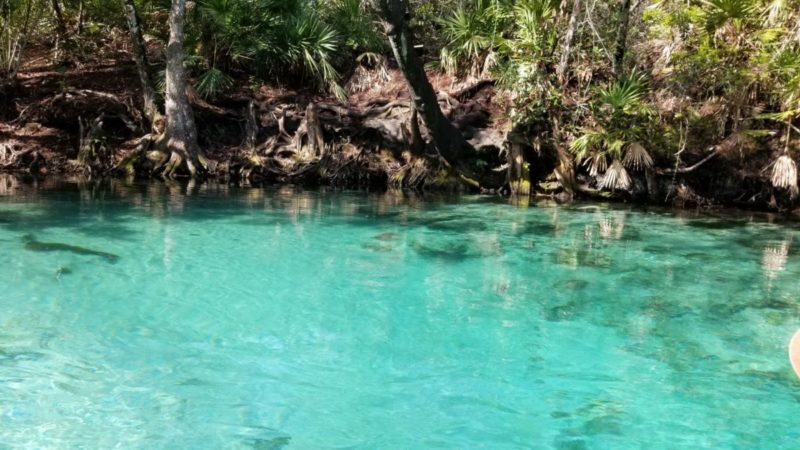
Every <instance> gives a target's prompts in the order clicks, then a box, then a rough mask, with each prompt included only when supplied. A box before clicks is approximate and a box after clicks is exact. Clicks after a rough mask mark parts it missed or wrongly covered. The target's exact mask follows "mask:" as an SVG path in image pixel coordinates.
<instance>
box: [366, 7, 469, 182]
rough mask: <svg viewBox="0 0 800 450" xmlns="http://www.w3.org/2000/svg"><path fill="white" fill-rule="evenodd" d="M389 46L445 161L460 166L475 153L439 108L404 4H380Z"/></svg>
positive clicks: (414, 101) (416, 107)
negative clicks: (408, 21) (417, 49)
mask: <svg viewBox="0 0 800 450" xmlns="http://www.w3.org/2000/svg"><path fill="white" fill-rule="evenodd" d="M378 5H379V7H380V8H379V9H380V13H381V16H382V17H381V18H382V19H383V21H384V27H385V29H386V34H387V35H388V36H389V44H390V45H391V47H392V52H393V53H394V57H395V59H397V64H398V66H400V70H401V71H402V72H403V75H404V76H405V79H406V83H407V84H408V88H409V91H410V93H411V96H412V100H413V103H414V107H415V109H416V110H417V111H418V112H419V114H420V116H421V117H422V119H423V122H424V123H425V126H426V127H427V128H428V132H429V133H430V135H431V138H432V139H433V143H434V145H435V146H436V148H437V149H438V150H439V153H440V154H441V155H442V157H444V159H445V160H446V161H447V162H448V163H450V164H451V165H453V166H459V165H461V163H462V162H463V158H464V157H465V156H467V155H468V154H470V153H472V152H474V149H473V148H472V146H471V145H469V143H468V142H467V141H466V140H465V139H464V137H463V136H462V135H461V132H459V131H458V129H456V127H455V126H453V124H452V123H451V122H450V121H449V120H447V118H446V117H445V116H444V114H443V113H442V110H441V108H440V107H439V102H438V99H437V98H436V92H435V91H434V90H433V86H432V85H431V83H430V81H429V80H428V76H427V75H426V74H425V67H424V65H423V63H422V60H421V59H420V57H419V55H417V53H416V51H414V36H413V33H412V32H411V29H410V28H409V27H408V24H407V23H406V20H405V14H406V2H405V1H404V0H379V2H378Z"/></svg>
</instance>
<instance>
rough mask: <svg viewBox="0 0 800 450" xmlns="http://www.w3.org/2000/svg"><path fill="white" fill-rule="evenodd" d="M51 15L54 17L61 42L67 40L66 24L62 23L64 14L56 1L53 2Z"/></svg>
mask: <svg viewBox="0 0 800 450" xmlns="http://www.w3.org/2000/svg"><path fill="white" fill-rule="evenodd" d="M53 13H54V14H55V16H56V30H57V31H58V34H59V37H60V40H61V41H62V42H63V41H64V40H65V39H66V38H67V22H65V21H64V12H63V11H62V10H61V4H60V3H59V2H58V0H53Z"/></svg>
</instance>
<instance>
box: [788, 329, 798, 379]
mask: <svg viewBox="0 0 800 450" xmlns="http://www.w3.org/2000/svg"><path fill="white" fill-rule="evenodd" d="M789 361H791V363H792V368H793V369H794V373H796V374H797V376H798V377H800V330H797V331H796V332H795V333H794V336H792V340H791V341H790V342H789Z"/></svg>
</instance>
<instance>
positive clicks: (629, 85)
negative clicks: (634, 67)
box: [598, 75, 648, 111]
mask: <svg viewBox="0 0 800 450" xmlns="http://www.w3.org/2000/svg"><path fill="white" fill-rule="evenodd" d="M647 91H648V87H647V83H646V82H645V79H644V77H643V76H641V75H640V76H630V77H626V78H623V79H622V80H620V81H617V82H615V83H613V84H611V86H609V87H608V88H604V89H600V90H599V91H598V99H599V100H600V101H601V102H602V103H605V104H606V105H608V106H610V107H611V108H612V109H614V110H618V111H631V110H632V109H634V108H637V107H640V106H641V101H642V98H643V97H644V95H645V94H646V93H647Z"/></svg>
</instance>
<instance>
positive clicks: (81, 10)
mask: <svg viewBox="0 0 800 450" xmlns="http://www.w3.org/2000/svg"><path fill="white" fill-rule="evenodd" d="M83 3H84V2H83V0H80V2H79V3H78V35H81V34H83V20H84V12H85V11H84V4H83Z"/></svg>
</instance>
